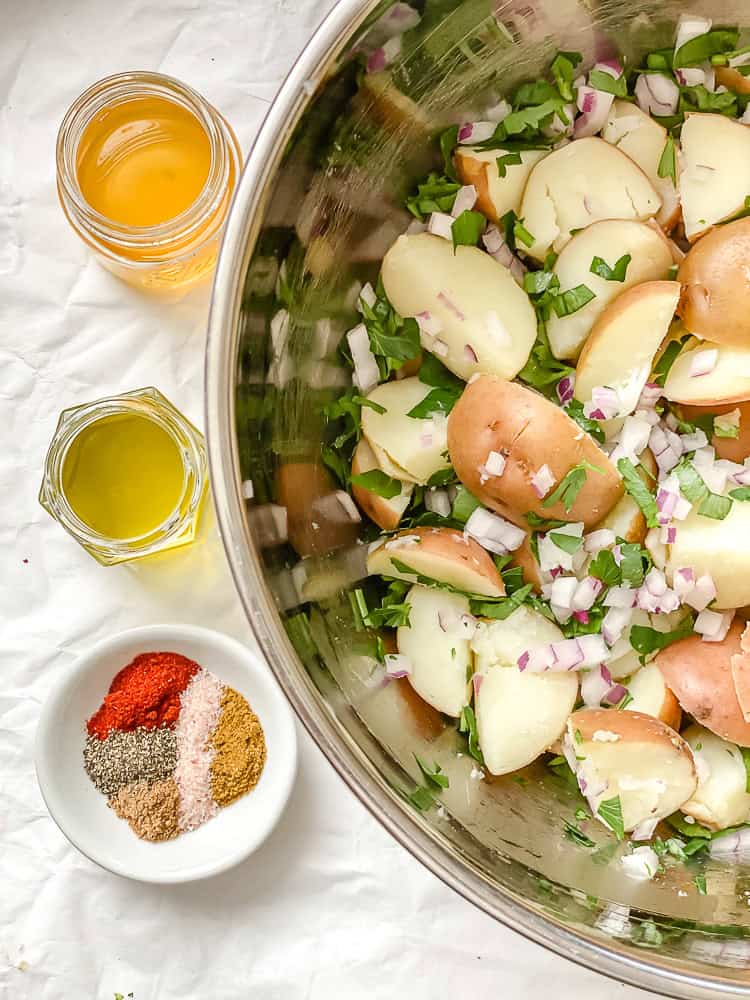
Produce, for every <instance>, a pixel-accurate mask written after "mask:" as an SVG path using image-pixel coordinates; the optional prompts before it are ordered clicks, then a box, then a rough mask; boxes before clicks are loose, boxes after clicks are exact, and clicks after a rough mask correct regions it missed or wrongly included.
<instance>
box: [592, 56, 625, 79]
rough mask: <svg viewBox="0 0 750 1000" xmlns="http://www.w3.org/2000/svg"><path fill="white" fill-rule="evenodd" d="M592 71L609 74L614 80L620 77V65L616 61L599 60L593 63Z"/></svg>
mask: <svg viewBox="0 0 750 1000" xmlns="http://www.w3.org/2000/svg"><path fill="white" fill-rule="evenodd" d="M594 69H596V70H600V71H601V72H602V73H609V75H610V76H611V77H612V78H613V79H614V80H616V79H617V78H618V77H620V76H622V64H621V63H620V61H619V60H618V59H600V60H599V62H597V63H595V65H594Z"/></svg>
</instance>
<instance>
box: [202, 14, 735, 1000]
mask: <svg viewBox="0 0 750 1000" xmlns="http://www.w3.org/2000/svg"><path fill="white" fill-rule="evenodd" d="M379 3H380V0H337V3H336V4H335V6H334V7H333V9H332V10H331V11H330V12H329V14H328V15H327V16H326V17H325V18H324V20H323V21H322V22H321V23H320V25H319V27H318V28H317V30H316V31H315V33H314V35H313V36H312V38H311V39H310V41H309V42H308V43H307V45H306V46H305V48H304V49H303V51H302V53H301V54H300V56H299V57H298V59H297V60H296V62H295V63H294V64H293V66H292V68H291V70H290V71H289V73H288V75H287V77H286V78H285V80H284V83H283V84H282V86H281V88H280V90H279V92H278V94H277V95H276V97H275V99H274V101H273V103H272V104H271V106H270V108H269V110H268V112H267V114H266V117H265V119H264V121H263V123H262V125H261V128H260V130H259V132H258V135H257V137H256V139H255V141H254V143H253V145H252V147H251V150H250V153H249V155H248V157H247V159H246V162H245V167H244V170H243V173H242V177H241V178H240V182H239V184H238V185H237V188H236V191H235V194H234V199H233V204H232V208H231V210H230V214H229V218H228V220H227V226H226V229H225V232H224V236H223V238H222V243H221V248H220V252H219V258H218V262H217V267H216V272H215V275H214V280H213V287H212V294H211V307H210V312H209V320H208V328H207V339H206V369H205V371H206V378H205V412H204V416H205V426H206V440H207V444H208V455H209V467H210V473H211V486H212V492H213V497H214V503H215V507H216V515H217V521H218V524H219V530H220V533H221V537H222V542H223V544H224V549H225V552H226V555H227V560H228V562H229V566H230V570H231V573H232V576H233V578H234V582H235V586H236V588H237V592H238V594H239V596H240V600H241V602H242V604H243V607H244V609H245V612H246V614H247V618H248V621H249V623H250V626H251V628H252V629H253V632H254V634H255V636H256V639H257V640H258V643H259V645H260V648H261V649H262V651H263V654H264V656H265V657H266V660H267V662H268V664H269V666H270V667H271V669H272V670H273V672H274V674H275V676H276V678H277V680H278V682H279V684H280V685H281V687H282V689H283V691H284V693H285V694H286V696H287V697H288V699H289V701H290V702H291V705H292V707H293V709H294V711H295V712H296V714H297V716H298V718H299V719H300V721H301V722H302V724H303V726H304V727H305V729H306V730H307V732H308V733H309V734H310V736H311V737H312V739H313V740H314V741H315V743H316V744H317V746H318V747H319V748H320V750H321V751H322V752H323V754H324V755H325V756H326V758H327V759H328V761H329V762H330V763H331V764H332V766H333V767H334V768H335V770H336V771H337V772H338V774H339V775H340V777H341V778H342V779H343V780H344V782H345V783H346V784H347V785H348V787H349V789H350V790H351V791H352V792H353V794H354V795H355V796H356V797H357V798H358V799H359V801H360V802H361V803H362V804H363V805H364V806H365V808H366V809H367V810H368V811H369V812H370V813H371V815H372V816H374V817H375V819H377V820H378V822H380V823H381V824H382V826H384V827H385V829H386V830H388V832H389V833H390V834H391V835H392V836H393V837H394V838H395V839H396V840H397V841H398V842H399V843H400V844H401V846H402V847H404V848H405V849H406V850H407V851H409V853H410V854H412V855H413V856H414V857H415V858H417V860H419V861H420V862H421V863H422V864H423V865H424V866H425V867H426V868H427V869H428V870H429V871H431V872H432V873H433V874H434V875H436V876H437V877H438V878H439V879H440V880H441V881H442V882H444V883H445V884H446V885H448V886H450V887H451V888H452V889H454V890H455V891H456V892H457V893H459V894H460V895H461V896H463V897H464V898H465V899H466V900H468V901H469V902H470V903H473V904H474V905H475V906H478V907H479V908H480V909H481V910H483V911H484V912H485V913H487V914H488V915H489V916H491V917H494V918H495V919H496V920H498V921H500V922H501V923H502V924H504V925H505V926H506V927H508V928H509V929H511V930H513V931H516V932H518V933H520V934H522V935H523V936H524V937H525V938H527V939H528V940H531V941H533V942H535V943H536V944H539V945H541V946H542V947H545V948H548V949H549V950H550V951H552V952H554V953H555V954H557V955H559V956H561V957H562V958H567V959H569V960H572V961H573V962H575V963H576V964H577V965H579V966H581V967H582V968H585V969H588V970H590V971H593V972H599V973H602V974H603V975H605V976H608V977H609V978H610V979H613V980H615V981H616V982H619V983H625V984H628V985H631V986H636V987H639V988H641V989H645V990H650V991H652V992H654V993H657V994H661V995H667V996H672V997H675V998H678V1000H716V998H717V997H727V998H729V997H736V998H743V997H744V998H747V997H748V996H750V987H747V988H745V987H742V986H740V984H739V983H738V982H737V981H736V980H735V981H731V980H727V979H725V978H723V977H721V976H720V975H718V974H717V976H711V975H706V974H702V973H693V972H682V971H679V970H678V969H677V968H676V967H675V966H674V965H673V964H667V963H666V962H662V961H659V960H658V953H657V952H638V953H637V954H638V957H636V954H635V949H634V948H633V947H626V946H625V945H623V944H621V943H620V942H618V941H617V940H616V939H613V938H608V939H607V940H606V942H605V941H604V940H603V939H599V938H595V937H594V936H593V935H591V936H588V935H586V934H584V933H581V932H579V931H577V930H572V929H571V928H570V927H569V926H567V925H566V924H564V923H562V922H561V921H559V920H557V919H556V918H555V917H553V916H551V915H549V914H544V913H542V912H541V911H540V910H538V909H536V908H535V907H534V905H533V904H531V903H530V902H529V901H527V900H525V899H522V898H521V897H518V896H516V895H515V894H514V893H512V892H511V891H510V890H508V889H505V888H504V887H503V886H498V885H495V884H493V883H491V882H490V881H489V880H488V879H487V878H485V877H484V876H482V875H481V874H480V873H479V872H477V871H476V870H475V869H474V868H473V867H472V866H471V865H470V864H469V863H460V862H458V861H457V860H456V859H455V858H454V857H453V856H452V854H451V852H450V851H449V849H448V848H447V847H446V846H445V844H444V843H442V841H441V838H440V836H439V835H438V834H437V833H436V832H435V831H434V830H432V829H431V828H430V827H429V826H428V825H427V824H426V823H425V822H424V821H420V819H419V818H418V817H417V816H416V815H413V814H412V813H411V812H410V811H407V808H406V806H404V805H403V804H402V803H401V801H400V800H398V799H397V798H396V796H395V795H394V794H393V792H392V791H391V790H390V789H389V788H388V786H387V785H386V783H385V781H384V780H383V778H382V776H381V775H380V774H379V773H378V772H377V771H376V769H375V768H374V767H373V765H372V764H371V763H370V762H369V760H368V759H367V758H366V756H365V755H364V754H363V753H362V752H361V751H360V750H359V748H358V747H357V745H356V744H355V743H354V742H353V741H352V740H347V739H345V738H343V739H342V736H341V734H340V733H339V732H338V731H337V729H336V726H335V724H334V722H333V717H332V713H331V710H330V709H329V708H328V707H327V706H326V704H325V702H324V701H323V699H322V697H321V696H320V693H319V692H318V690H317V688H315V686H314V684H313V682H312V680H311V679H310V678H309V677H308V676H307V675H306V674H305V676H304V677H302V671H300V670H298V669H296V668H295V663H298V662H299V659H298V657H297V654H296V652H295V651H294V648H293V647H292V645H291V643H290V641H289V639H288V637H287V635H286V632H285V630H284V628H283V626H282V624H281V619H280V615H279V613H278V609H277V606H276V603H275V602H274V600H273V597H272V595H271V592H270V590H269V588H268V585H267V584H266V581H265V577H264V573H263V567H262V563H261V559H260V552H259V550H258V549H257V548H256V546H255V543H254V541H253V539H252V536H251V535H250V532H249V529H248V524H247V518H246V517H245V513H244V501H243V500H242V493H241V480H240V475H239V454H238V449H237V438H236V434H235V431H234V428H235V398H234V380H233V376H234V372H235V362H236V356H237V346H238V336H239V330H238V318H239V311H240V305H241V299H242V287H243V282H244V277H245V274H246V271H247V265H248V263H249V260H250V256H251V253H252V250H253V248H254V245H255V243H256V240H257V237H258V234H259V232H260V228H261V223H262V221H263V219H264V216H265V208H266V204H267V201H268V196H269V193H270V189H271V181H272V178H273V176H274V174H275V169H276V166H277V164H278V163H279V162H280V160H281V156H282V153H283V150H284V147H285V146H286V143H287V141H288V139H289V138H290V136H291V133H292V131H293V129H294V127H295V126H296V124H297V123H298V121H299V119H300V118H301V116H302V114H303V112H304V111H305V110H306V109H307V107H308V106H309V105H310V104H311V103H312V102H313V98H314V95H315V91H316V89H317V86H318V84H319V83H321V82H322V81H323V80H324V79H325V78H326V74H327V71H328V69H329V68H330V66H331V65H332V63H333V62H334V59H335V57H336V55H337V54H338V53H339V52H340V50H341V46H342V43H343V42H344V41H345V40H347V39H349V38H350V37H351V36H352V35H354V33H355V31H356V30H357V28H358V27H359V26H360V25H361V24H362V22H363V21H364V20H365V18H366V17H367V16H368V15H369V14H370V13H371V12H372V11H373V10H374V9H375V8H376V7H377V6H378V5H379ZM233 540H242V544H238V542H236V541H233ZM641 956H643V957H641ZM646 956H648V957H646Z"/></svg>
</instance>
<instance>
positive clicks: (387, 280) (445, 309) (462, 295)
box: [380, 233, 536, 379]
mask: <svg viewBox="0 0 750 1000" xmlns="http://www.w3.org/2000/svg"><path fill="white" fill-rule="evenodd" d="M380 273H381V277H382V279H383V286H384V288H385V292H386V295H387V296H388V298H389V300H390V302H391V304H392V306H393V308H394V309H395V310H396V312H398V313H399V314H400V315H401V316H418V315H419V314H420V313H428V314H429V318H430V320H431V321H432V323H433V324H438V325H439V327H440V331H439V332H438V333H436V334H435V337H434V341H433V343H434V351H433V353H435V354H437V355H438V356H439V358H440V360H441V361H442V363H443V364H444V365H445V366H446V368H449V369H450V370H451V371H452V372H455V374H456V375H458V376H460V377H461V378H463V379H468V378H470V377H471V376H472V375H473V374H474V373H475V372H490V373H492V374H493V375H499V376H500V377H501V378H508V379H510V378H514V377H515V376H516V375H517V374H518V373H519V371H520V370H521V369H522V368H523V366H524V365H525V364H526V361H527V360H528V357H529V353H530V351H531V348H532V346H533V344H534V341H535V339H536V314H535V313H534V309H533V307H532V305H531V302H530V301H529V297H528V295H527V294H526V292H524V291H523V289H522V288H519V286H518V285H517V284H516V282H515V280H514V278H513V277H512V276H511V273H510V271H509V270H508V268H506V267H503V266H502V264H499V263H498V262H497V261H496V260H494V259H493V258H492V257H490V255H489V254H487V253H484V251H482V250H480V249H479V248H478V247H468V246H458V247H456V248H455V249H454V247H453V246H452V244H451V242H450V241H449V240H444V239H442V237H440V236H432V235H430V234H429V233H418V234H416V235H412V236H399V238H398V239H397V240H396V242H395V243H394V244H393V246H392V247H391V249H390V250H389V251H388V253H387V254H386V255H385V257H384V258H383V267H382V270H381V272H380ZM425 336H426V335H425ZM429 340H430V338H429V337H427V339H426V340H425V343H426V346H427V348H428V349H432V348H431V347H430V343H429V342H428V341H429ZM438 348H439V349H438Z"/></svg>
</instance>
